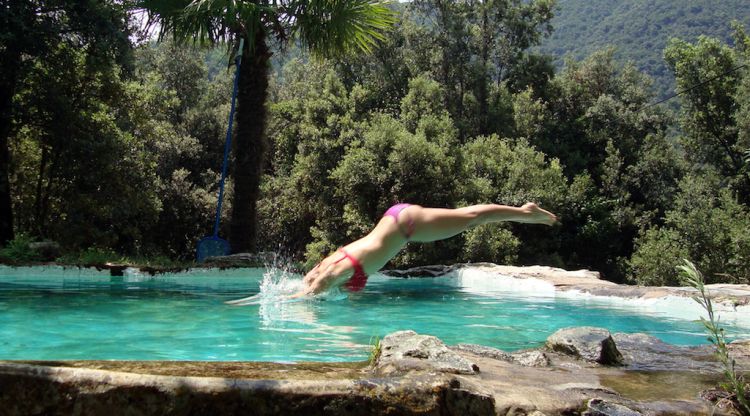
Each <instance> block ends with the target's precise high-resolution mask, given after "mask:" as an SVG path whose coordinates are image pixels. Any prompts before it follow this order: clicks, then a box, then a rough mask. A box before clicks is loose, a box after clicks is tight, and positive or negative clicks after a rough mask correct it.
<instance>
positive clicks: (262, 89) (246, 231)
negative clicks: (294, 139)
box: [229, 29, 271, 253]
mask: <svg viewBox="0 0 750 416" xmlns="http://www.w3.org/2000/svg"><path fill="white" fill-rule="evenodd" d="M270 58H271V52H270V51H269V50H268V45H266V34H265V32H264V31H263V29H260V30H259V31H258V33H256V35H255V45H254V47H253V48H251V47H250V45H245V51H244V53H243V55H242V64H241V66H240V79H239V87H238V88H239V89H238V91H237V132H236V133H237V134H236V139H235V140H234V149H233V150H234V174H233V179H234V199H233V201H232V218H231V220H230V229H229V242H230V244H231V246H232V251H233V252H235V253H241V252H254V251H255V250H256V234H257V230H256V225H257V220H256V204H257V200H258V196H259V190H260V176H261V171H262V164H263V156H264V153H265V149H266V143H265V137H264V133H265V127H266V97H267V96H268V70H269V60H270Z"/></svg>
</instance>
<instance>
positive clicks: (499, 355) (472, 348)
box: [450, 344, 513, 361]
mask: <svg viewBox="0 0 750 416" xmlns="http://www.w3.org/2000/svg"><path fill="white" fill-rule="evenodd" d="M450 348H451V349H453V350H455V351H462V352H468V353H471V354H474V355H478V356H480V357H489V358H494V359H496V360H503V361H512V360H513V357H512V356H511V355H510V354H508V353H507V352H505V351H503V350H499V349H497V348H492V347H486V346H484V345H477V344H457V345H454V346H452V347H450Z"/></svg>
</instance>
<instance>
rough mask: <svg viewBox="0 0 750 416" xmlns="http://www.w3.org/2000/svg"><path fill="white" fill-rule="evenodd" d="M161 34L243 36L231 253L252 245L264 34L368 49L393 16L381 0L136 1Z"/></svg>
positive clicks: (214, 39) (206, 39)
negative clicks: (158, 25)
mask: <svg viewBox="0 0 750 416" xmlns="http://www.w3.org/2000/svg"><path fill="white" fill-rule="evenodd" d="M139 6H140V7H141V8H143V9H144V10H146V11H147V12H148V14H149V17H150V19H152V21H156V22H158V23H159V24H160V26H161V29H160V36H161V37H163V36H165V35H172V36H174V37H175V39H177V40H192V41H193V42H199V43H203V44H211V45H215V44H219V43H224V42H226V43H227V44H228V45H229V46H230V48H235V49H236V48H237V45H238V44H239V39H244V40H245V42H244V45H245V47H244V50H243V53H242V61H241V64H240V81H239V89H238V93H237V120H236V123H237V130H236V136H235V139H234V140H233V143H234V148H233V152H234V160H235V165H234V173H233V178H234V200H233V203H232V207H233V209H232V216H231V220H230V235H229V238H230V242H231V245H232V250H233V251H234V252H248V251H249V252H252V251H254V250H255V235H256V229H255V228H256V227H255V224H256V215H255V214H256V201H257V199H258V193H259V184H260V176H261V167H262V162H263V156H264V152H265V145H264V139H263V133H264V130H265V127H266V107H265V102H266V97H267V89H268V70H269V60H270V57H271V51H270V50H269V47H268V41H269V39H270V38H271V37H273V38H275V39H276V40H278V41H280V42H282V43H283V42H286V41H288V40H289V39H295V40H298V41H299V42H300V43H301V44H302V46H303V47H306V48H307V49H309V50H310V51H311V52H313V53H314V54H316V55H319V56H324V57H325V56H332V55H341V54H346V53H349V52H352V51H355V50H360V51H365V52H369V51H370V50H371V49H372V48H373V46H374V45H375V44H376V42H378V41H379V40H382V39H383V37H384V32H385V31H386V30H388V28H389V27H390V26H391V25H392V24H393V23H394V22H395V17H394V13H393V12H392V11H391V10H390V9H389V8H388V7H386V5H385V4H384V3H383V2H381V1H380V0H193V1H190V0H140V3H139Z"/></svg>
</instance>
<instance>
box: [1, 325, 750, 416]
mask: <svg viewBox="0 0 750 416" xmlns="http://www.w3.org/2000/svg"><path fill="white" fill-rule="evenodd" d="M730 349H731V352H732V354H733V356H734V357H735V359H736V360H737V364H738V367H739V369H740V370H742V371H747V370H750V342H748V341H745V342H734V343H732V344H730ZM720 378H721V368H720V367H719V365H718V363H717V362H716V361H715V360H714V359H713V356H712V352H711V350H710V348H708V347H692V348H688V347H678V346H672V345H669V344H665V343H663V342H661V341H659V340H658V339H656V338H654V337H650V336H647V335H644V334H610V333H609V332H608V331H607V330H605V329H601V328H566V329H562V330H559V331H558V332H556V333H555V334H553V335H551V336H550V337H549V338H548V340H547V343H546V345H545V346H544V347H541V348H539V349H534V350H527V351H517V352H513V353H507V352H504V351H500V350H496V349H494V348H490V347H486V346H479V345H469V344H459V345H454V346H448V345H445V344H444V343H443V342H442V341H441V340H439V339H438V338H436V337H433V336H429V335H423V334H417V333H415V332H413V331H400V332H396V333H393V334H389V335H387V336H386V337H384V338H383V340H382V341H381V343H380V354H379V356H378V357H377V358H376V360H375V361H374V362H373V363H372V365H360V364H356V365H352V364H349V365H337V364H310V363H308V364H298V365H284V364H272V363H265V364H264V363H196V362H185V363H179V362H166V363H160V362H133V361H127V362H117V361H107V362H95V361H90V362H64V361H63V362H53V363H51V362H12V361H5V362H3V361H0V409H3V411H2V414H3V415H28V414H66V415H67V414H102V413H108V414H139V415H189V414H217V415H219V414H245V413H247V414H274V415H276V414H278V415H281V414H283V415H292V414H293V415H317V414H320V415H322V414H325V415H380V414H390V415H462V416H463V415H534V416H543V415H600V416H601V415H611V416H615V415H631V416H632V415H677V414H679V415H683V414H688V415H690V414H692V415H704V414H705V415H708V414H716V415H722V414H729V411H728V409H726V408H722V407H719V406H716V405H715V404H714V403H712V402H711V401H709V400H707V398H710V397H709V396H710V395H711V393H712V390H711V388H712V387H714V386H715V385H717V383H718V382H719V381H720ZM704 397H705V398H704ZM248 412H249V413H248Z"/></svg>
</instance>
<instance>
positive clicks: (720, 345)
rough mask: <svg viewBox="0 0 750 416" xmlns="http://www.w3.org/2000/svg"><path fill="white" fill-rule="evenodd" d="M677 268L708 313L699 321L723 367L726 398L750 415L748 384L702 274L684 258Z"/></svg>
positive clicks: (739, 409)
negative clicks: (731, 348) (728, 345)
mask: <svg viewBox="0 0 750 416" xmlns="http://www.w3.org/2000/svg"><path fill="white" fill-rule="evenodd" d="M677 270H678V271H679V272H680V279H681V280H682V281H683V282H684V283H685V284H687V285H689V286H692V287H694V288H695V289H697V290H698V295H697V296H693V299H694V300H695V301H696V302H698V304H700V305H701V306H702V307H703V309H705V310H706V313H707V314H708V319H706V318H704V317H702V316H701V322H702V323H703V326H704V327H705V328H706V330H707V331H708V334H709V337H708V340H709V341H710V342H711V344H713V345H714V348H715V355H716V357H717V358H718V359H719V362H721V365H722V367H723V369H724V377H725V380H726V381H725V382H724V383H722V386H721V387H722V388H723V389H724V390H726V391H727V392H728V393H730V396H729V397H728V398H727V400H730V401H732V405H733V406H734V407H735V408H736V409H737V410H738V411H739V412H740V413H741V414H743V415H748V416H750V403H748V399H747V391H748V386H747V385H746V384H745V379H744V377H742V376H741V375H740V374H737V370H736V365H735V360H734V358H732V357H731V355H730V354H729V348H727V342H726V337H725V335H724V328H722V327H721V326H719V317H718V316H716V315H715V314H714V308H713V304H712V303H711V299H710V298H709V293H708V291H707V290H706V287H705V285H704V283H703V282H704V281H703V274H702V273H701V272H700V271H699V270H698V269H697V268H696V267H695V265H694V264H693V263H691V262H690V261H689V260H684V264H682V265H679V266H677ZM735 401H736V402H735Z"/></svg>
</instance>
